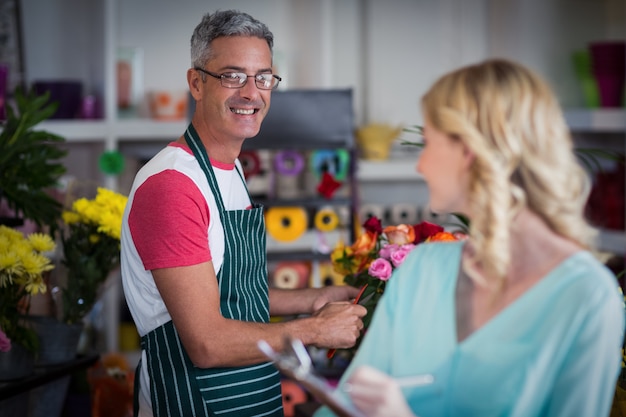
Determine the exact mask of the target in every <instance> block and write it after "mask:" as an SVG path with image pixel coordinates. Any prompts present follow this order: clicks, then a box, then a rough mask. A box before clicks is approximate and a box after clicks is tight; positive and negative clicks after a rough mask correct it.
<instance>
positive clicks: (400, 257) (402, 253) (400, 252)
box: [390, 243, 415, 268]
mask: <svg viewBox="0 0 626 417" xmlns="http://www.w3.org/2000/svg"><path fill="white" fill-rule="evenodd" d="M414 248H415V245H414V244H412V243H409V244H406V245H402V246H400V247H399V248H398V249H397V250H396V251H394V252H393V253H392V254H391V258H390V260H391V263H392V264H393V266H395V267H396V268H397V267H399V266H400V265H401V264H402V262H404V259H405V258H406V256H407V255H408V254H409V252H411V251H412V250H413V249H414Z"/></svg>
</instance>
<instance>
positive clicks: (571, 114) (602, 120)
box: [565, 108, 626, 133]
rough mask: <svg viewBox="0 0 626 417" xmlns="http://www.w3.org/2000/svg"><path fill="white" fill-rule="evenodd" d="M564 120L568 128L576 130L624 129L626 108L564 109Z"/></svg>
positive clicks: (625, 129) (616, 130)
mask: <svg viewBox="0 0 626 417" xmlns="http://www.w3.org/2000/svg"><path fill="white" fill-rule="evenodd" d="M565 120H566V121H567V124H568V126H569V127H570V129H571V130H572V131H577V132H598V133H602V132H606V133H609V132H615V133H623V132H624V131H626V110H625V109H620V108H603V109H595V110H590V109H566V110H565Z"/></svg>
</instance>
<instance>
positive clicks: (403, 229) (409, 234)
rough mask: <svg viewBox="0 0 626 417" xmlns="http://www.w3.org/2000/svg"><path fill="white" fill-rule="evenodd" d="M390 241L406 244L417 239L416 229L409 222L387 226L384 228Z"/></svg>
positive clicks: (395, 243)
mask: <svg viewBox="0 0 626 417" xmlns="http://www.w3.org/2000/svg"><path fill="white" fill-rule="evenodd" d="M383 233H384V234H385V235H386V236H387V240H388V241H389V243H391V244H394V245H406V244H407V243H413V241H414V240H415V229H414V228H413V226H409V225H407V224H399V225H397V226H387V227H385V228H384V229H383Z"/></svg>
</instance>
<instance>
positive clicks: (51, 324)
mask: <svg viewBox="0 0 626 417" xmlns="http://www.w3.org/2000/svg"><path fill="white" fill-rule="evenodd" d="M29 320H31V322H32V323H33V329H34V330H35V333H37V336H39V345H40V348H39V356H38V358H37V361H36V365H37V366H45V365H54V364H58V363H63V362H67V361H70V360H72V359H74V358H76V353H77V351H78V342H79V340H80V335H81V333H82V331H83V325H82V324H66V323H62V322H60V321H58V320H57V319H55V318H53V317H46V316H31V317H30V318H29Z"/></svg>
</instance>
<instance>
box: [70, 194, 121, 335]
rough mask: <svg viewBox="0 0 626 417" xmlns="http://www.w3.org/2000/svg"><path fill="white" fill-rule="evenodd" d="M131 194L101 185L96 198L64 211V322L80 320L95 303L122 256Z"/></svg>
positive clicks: (84, 200) (74, 204)
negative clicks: (123, 226) (123, 224)
mask: <svg viewBox="0 0 626 417" xmlns="http://www.w3.org/2000/svg"><path fill="white" fill-rule="evenodd" d="M127 200H128V197H126V196H123V195H121V194H118V193H116V192H113V191H111V190H107V189H106V188H98V191H97V195H96V197H95V198H94V199H92V200H89V199H86V198H80V199H78V200H76V201H74V203H73V204H72V209H71V210H68V211H64V212H63V214H62V216H63V221H64V222H65V224H66V226H67V227H66V228H65V230H64V231H63V238H62V241H63V265H64V266H65V267H66V269H67V282H66V285H65V288H63V290H62V297H63V317H62V321H63V322H64V323H68V324H72V323H79V322H80V320H81V319H82V318H83V317H84V316H85V315H87V313H89V311H90V310H91V308H92V307H93V305H94V304H95V302H96V300H97V298H98V295H99V290H100V287H101V284H102V283H104V281H105V280H106V278H107V276H108V275H109V273H110V272H111V271H112V270H113V269H114V268H116V267H117V265H118V264H119V258H120V236H121V233H122V216H123V214H124V208H125V206H126V202H127Z"/></svg>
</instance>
